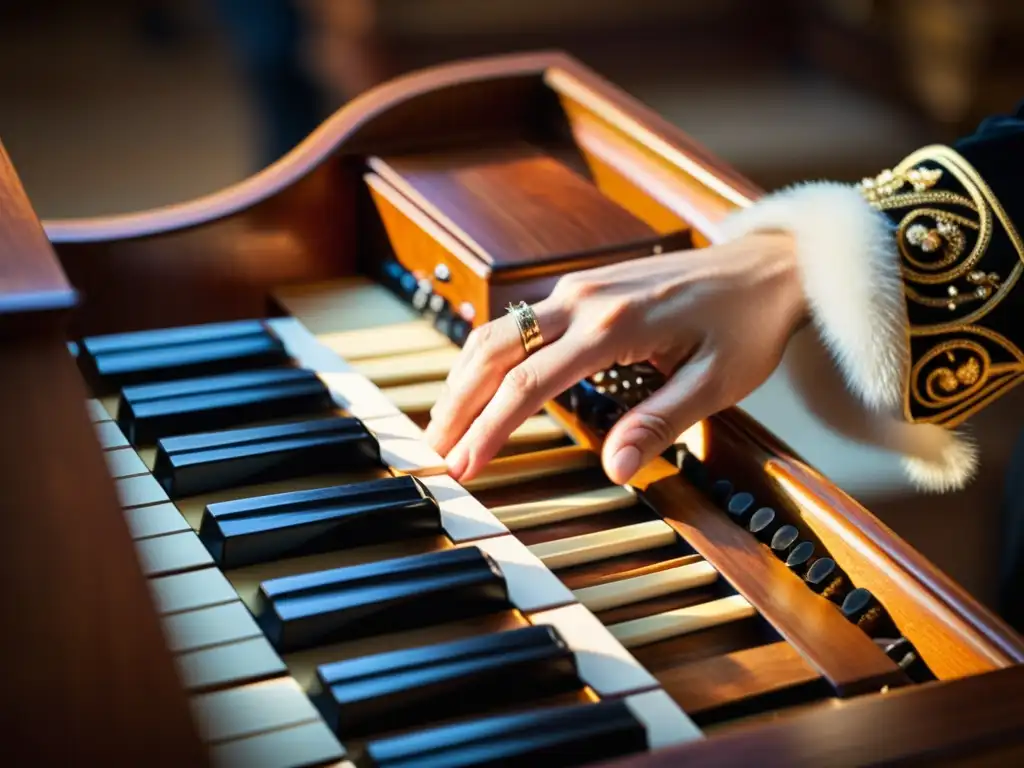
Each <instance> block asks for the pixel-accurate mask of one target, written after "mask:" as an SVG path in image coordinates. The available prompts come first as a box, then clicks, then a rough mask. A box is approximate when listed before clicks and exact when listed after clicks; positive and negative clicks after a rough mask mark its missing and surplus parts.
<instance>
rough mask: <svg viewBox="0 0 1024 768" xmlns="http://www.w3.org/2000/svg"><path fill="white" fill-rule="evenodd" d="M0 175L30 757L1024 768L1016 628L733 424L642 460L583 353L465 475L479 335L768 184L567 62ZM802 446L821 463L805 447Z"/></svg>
mask: <svg viewBox="0 0 1024 768" xmlns="http://www.w3.org/2000/svg"><path fill="white" fill-rule="evenodd" d="M4 162H5V164H4V166H3V169H2V171H3V179H2V181H3V188H2V190H0V218H2V222H0V224H2V227H0V255H2V269H0V333H2V336H0V361H2V362H0V370H2V380H0V388H2V389H3V391H4V397H3V398H2V399H0V426H2V429H0V440H2V441H3V461H2V463H0V480H2V482H0V499H2V502H3V503H2V509H3V511H4V515H5V517H6V520H5V529H4V536H3V537H2V538H0V548H2V549H3V553H2V558H0V573H2V574H3V575H4V577H5V578H4V588H3V590H2V591H0V605H2V607H3V615H4V616H5V627H6V631H5V632H4V633H3V640H2V641H0V649H2V650H3V656H2V658H3V665H4V672H5V674H4V678H5V696H4V703H3V707H2V709H3V712H4V722H5V725H6V726H9V727H5V728H4V734H5V735H4V748H5V751H6V753H7V754H11V755H15V756H17V757H18V758H19V759H22V760H27V761H28V763H27V764H40V765H42V764H47V765H49V764H56V763H62V762H70V760H72V759H74V760H75V761H76V762H79V763H84V762H89V763H97V764H104V765H141V764H145V765H164V764H166V765H175V766H181V765H200V764H203V763H204V762H207V763H209V764H213V765H221V766H245V768H261V767H262V766H266V767H267V768H271V767H274V768H286V767H288V766H291V767H297V766H320V765H325V766H326V765H331V766H351V765H357V766H379V767H381V768H384V767H385V766H399V765H401V766H455V765H458V766H478V765H480V766H483V765H488V766H491V765H526V764H530V765H551V766H568V765H597V764H603V765H604V764H607V765H622V766H626V765H629V766H637V767H639V766H669V765H672V766H678V765H701V766H705V765H715V764H733V763H737V762H744V761H745V762H749V761H750V760H752V759H754V760H756V761H757V762H758V763H759V764H778V765H787V766H796V765H807V766H823V765H828V766H836V765H865V764H876V763H886V764H889V763H898V762H901V761H914V760H923V761H925V762H927V763H928V764H937V763H941V762H954V763H957V764H963V763H965V762H969V761H971V760H973V759H976V758H977V759H988V760H992V761H994V762H992V763H991V764H1001V763H1000V762H999V761H1000V760H1012V758H1013V756H1014V755H1016V756H1017V757H1018V758H1019V757H1020V754H1021V752H1020V750H1021V745H1022V740H1024V704H1022V703H1021V702H1022V701H1024V698H1022V697H1021V696H1020V692H1021V690H1022V686H1024V671H1022V670H1021V668H1020V667H1019V666H1017V665H1018V663H1019V662H1020V661H1021V659H1022V658H1024V641H1022V639H1021V638H1020V637H1018V636H1017V635H1015V634H1014V633H1013V632H1012V631H1011V630H1010V629H1009V628H1008V627H1006V626H1004V625H1003V624H1002V623H1001V622H1000V621H999V620H998V619H997V618H995V617H994V616H992V615H991V614H990V613H989V612H987V611H986V610H985V609H984V608H983V607H982V606H980V605H979V604H977V603H976V602H975V601H974V600H973V599H971V598H970V597H969V596H968V595H967V594H966V593H965V592H964V591H963V590H962V589H960V588H959V587H958V586H957V585H956V584H954V583H952V582H951V581H950V580H949V579H948V578H947V577H945V576H944V575H943V574H942V573H940V572H939V571H938V570H937V569H936V568H935V567H933V566H932V565H931V564H930V563H928V562H927V561H926V560H925V559H924V558H923V557H921V556H920V555H919V554H918V553H917V552H915V551H914V550H913V549H912V548H911V547H910V546H908V545H907V543H905V542H903V541H901V540H900V539H899V538H898V537H896V536H895V535H894V534H893V533H892V532H891V531H889V530H888V529H887V528H886V527H885V526H884V525H882V524H881V523H880V522H879V521H878V520H877V519H875V518H874V517H873V516H872V515H871V514H870V513H869V512H868V511H866V510H865V509H863V508H862V507H860V506H858V505H857V504H856V503H855V502H853V501H852V500H851V499H850V498H848V497H847V496H845V495H844V494H843V493H842V492H841V491H839V490H838V489H837V488H835V487H834V486H833V485H832V484H830V483H829V482H828V480H827V479H825V478H823V477H821V476H820V475H818V474H816V473H815V472H814V471H813V470H811V469H810V468H809V467H808V465H807V464H805V463H804V462H803V461H802V460H801V459H800V458H799V457H796V456H794V455H793V453H792V452H791V451H790V450H788V449H787V448H786V447H785V446H783V445H781V444H780V442H779V441H777V440H776V439H774V438H773V437H772V436H771V435H770V434H768V433H767V432H766V431H765V430H764V429H763V428H761V427H760V426H759V425H757V424H756V423H754V422H753V421H752V420H751V419H749V418H748V417H746V416H744V415H743V414H741V413H739V412H737V411H735V410H730V411H727V412H725V413H722V414H719V415H718V416H715V417H714V418H712V419H709V420H708V421H707V422H705V423H703V424H700V425H698V426H697V427H695V428H694V429H693V430H691V431H690V432H688V433H687V434H686V435H685V436H683V437H682V438H681V439H680V443H679V445H678V446H676V448H675V449H674V450H673V451H671V452H669V453H667V454H666V455H665V456H664V457H662V458H660V459H658V460H657V461H655V462H654V463H653V464H652V465H651V466H649V467H647V468H646V469H645V470H644V471H643V472H641V474H640V475H639V476H638V477H637V478H635V480H634V482H633V483H632V484H631V485H630V486H629V487H617V486H614V485H612V484H611V483H610V482H609V481H608V480H607V478H606V477H605V476H604V475H603V473H602V472H601V470H600V463H599V461H598V452H599V445H600V440H601V436H602V434H604V432H605V431H606V430H607V428H608V426H609V425H610V424H611V423H612V422H614V420H615V419H616V418H617V417H618V416H619V415H620V414H621V413H622V412H623V410H624V409H625V408H628V407H629V406H630V404H631V403H634V402H636V401H637V399H638V398H642V397H644V396H645V395H646V394H647V393H649V392H650V391H651V389H652V388H654V387H656V386H658V384H659V381H658V378H657V375H656V373H655V372H654V371H653V370H651V369H649V368H647V367H645V366H634V367H630V368H616V369H612V370H609V371H604V372H601V373H599V374H596V375H595V376H592V377H590V378H589V379H587V380H585V381H582V382H580V383H579V384H578V385H576V386H574V387H573V388H572V389H571V390H569V391H568V392H566V393H564V394H563V395H562V396H560V397H559V398H557V399H556V401H554V402H551V403H549V404H548V406H546V407H545V409H544V410H543V412H541V413H538V414H536V415H534V416H532V417H531V418H530V419H529V420H527V422H526V423H524V424H523V426H522V427H520V428H519V429H517V430H516V432H515V433H514V434H513V435H512V436H511V438H510V440H509V442H508V444H507V445H506V446H505V447H504V448H503V450H502V451H501V454H500V455H499V456H498V458H496V459H495V460H494V461H493V462H492V463H491V464H490V465H489V466H488V467H487V468H486V469H485V471H484V472H483V473H482V475H481V476H480V477H478V478H476V479H474V480H473V481H471V482H469V483H467V484H466V485H465V487H463V486H461V485H459V484H458V483H456V482H455V481H453V480H452V478H450V477H448V476H447V475H446V474H445V467H444V462H443V461H442V460H441V458H440V457H439V456H437V455H436V454H435V453H433V451H432V450H430V448H429V447H428V446H427V445H426V444H425V442H424V441H423V439H422V431H421V430H422V428H423V426H424V425H425V423H426V421H427V420H428V418H429V416H428V414H429V410H430V408H431V406H432V405H433V403H434V401H435V399H436V397H437V395H438V392H439V387H440V385H441V382H442V381H443V380H444V378H445V376H446V375H447V372H448V370H449V368H450V366H451V365H452V362H453V360H454V357H455V355H456V353H457V350H458V346H459V345H460V344H461V343H463V342H464V341H465V339H466V337H467V335H468V333H469V332H470V331H471V330H472V328H474V327H475V326H478V325H480V324H481V323H483V322H486V321H487V320H488V319H490V318H494V317H497V316H499V315H500V314H501V313H502V312H503V311H504V307H505V306H506V305H507V304H508V303H509V302H516V301H520V300H525V301H536V300H538V299H539V298H541V297H543V296H544V295H546V293H547V292H548V291H550V290H551V287H552V285H553V284H554V282H555V281H556V280H557V279H558V277H559V276H560V275H562V274H565V273H567V272H570V271H573V270H576V269H580V268H585V267H590V266H595V265H601V264H609V263H614V262H616V261H621V260H625V259H634V258H642V257H645V256H648V255H651V254H656V253H660V252H664V251H667V250H671V249H682V248H699V247H704V246H706V245H708V244H710V243H713V242H715V240H716V237H717V225H718V222H720V220H721V219H722V217H723V216H724V215H725V214H727V213H728V212H729V211H732V210H735V209H736V208H737V207H740V206H744V205H747V204H748V203H749V202H750V201H752V200H754V199H756V197H757V196H758V194H759V192H758V190H757V189H755V188H754V187H753V186H752V185H751V184H749V183H748V182H746V181H745V180H744V179H743V178H742V177H740V176H739V175H738V174H736V173H735V172H733V171H731V170H730V169H728V168H727V167H725V166H724V165H723V164H722V163H721V162H719V161H717V160H716V159H714V158H713V157H712V156H711V155H709V154H708V153H707V152H706V151H704V150H702V149H701V148H700V147H698V146H697V145H696V144H694V142H692V141H691V140H689V139H688V138H687V137H686V136H685V135H683V134H682V133H681V132H680V131H678V130H677V129H675V128H673V127H672V126H670V125H669V124H668V123H666V122H665V121H663V120H662V119H660V118H659V117H658V116H656V115H654V114H652V113H651V112H650V111H649V110H648V109H646V108H644V107H643V106H641V105H640V104H638V103H637V102H635V101H634V100H632V99H631V98H630V97H628V96H627V95H625V94H623V93H622V92H620V91H618V90H617V89H615V88H614V87H613V86H611V85H609V84H608V83H606V82H604V81H603V80H601V79H600V78H599V77H597V76H596V75H594V74H593V73H591V72H590V71H588V70H587V69H586V68H584V67H582V66H581V65H580V64H578V63H577V62H575V61H573V60H571V59H569V58H567V57H565V56H562V55H560V54H536V55H518V56H509V57H499V58H493V59H487V60H480V61H473V62H466V63H458V64H454V65H450V66H445V67H441V68H437V69H432V70H428V71H424V72H420V73H417V74H414V75H411V76H408V77H404V78H401V79H399V80H395V81H393V82H390V83H387V84H385V85H383V86H382V87H380V88H377V89H375V90H373V91H371V92H369V93H367V94H365V95H364V96H361V97H360V98H358V99H357V100H355V101H353V102H352V103H351V104H349V105H348V106H346V107H345V108H343V109H342V110H341V111H339V112H338V113H337V114H335V115H334V116H333V117H332V118H331V119H329V120H328V121H327V122H326V123H325V124H324V125H323V126H322V127H321V128H320V129H319V130H317V131H316V132H315V133H314V134H313V135H311V136H310V137H309V138H308V139H307V140H306V141H305V142H304V143H302V144H301V145H300V146H299V147H297V148H296V149H295V150H294V151H293V152H292V153H291V154H289V155H288V156H287V157H285V158H284V159H283V160H281V161H280V162H278V163H277V164H275V165H274V166H272V167H270V168H268V169H266V170H264V171H263V172H261V173H260V174H258V175H256V176H254V177H252V178H250V179H247V180H245V181H244V182H242V183H240V184H238V185H236V186H233V187H231V188H229V189H226V190H223V191H221V192H218V193H216V194H213V195H210V196H208V197H204V198H201V199H198V200H194V201H191V202H186V203H183V204H181V205H176V206H171V207H167V208H163V209H159V210H153V211H146V212H142V213H132V214H127V215H124V216H116V217H111V218H102V219H90V220H76V221H44V222H41V223H40V222H39V221H38V220H37V218H36V217H35V215H34V214H33V212H32V209H31V206H30V203H29V201H28V200H27V199H26V197H25V195H24V191H23V190H22V188H21V186H20V185H19V183H18V181H17V177H16V175H15V173H14V171H13V169H12V168H11V167H10V165H9V163H7V162H6V160H5V161H4ZM810 458H811V459H812V460H813V457H810Z"/></svg>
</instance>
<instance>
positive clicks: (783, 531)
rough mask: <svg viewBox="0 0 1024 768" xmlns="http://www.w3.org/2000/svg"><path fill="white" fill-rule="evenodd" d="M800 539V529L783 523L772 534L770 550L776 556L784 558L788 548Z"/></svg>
mask: <svg viewBox="0 0 1024 768" xmlns="http://www.w3.org/2000/svg"><path fill="white" fill-rule="evenodd" d="M799 539H800V531H798V530H797V529H796V527H795V526H792V525H784V526H782V527H781V528H779V530H777V531H776V532H775V535H774V536H772V543H771V548H772V552H773V553H774V554H775V556H776V557H778V558H780V559H783V560H784V559H785V558H786V556H787V555H789V550H791V549H792V548H793V545H794V544H796V543H797V541H798V540H799Z"/></svg>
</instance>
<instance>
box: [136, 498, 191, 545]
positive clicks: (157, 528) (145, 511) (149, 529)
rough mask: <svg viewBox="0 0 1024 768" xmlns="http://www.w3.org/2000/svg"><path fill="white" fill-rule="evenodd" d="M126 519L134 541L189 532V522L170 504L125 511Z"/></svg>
mask: <svg viewBox="0 0 1024 768" xmlns="http://www.w3.org/2000/svg"><path fill="white" fill-rule="evenodd" d="M124 517H125V520H127V521H128V530H129V531H130V532H131V534H132V538H133V539H148V538H151V537H153V536H163V535H165V534H168V533H183V532H185V531H188V530H189V524H188V521H187V520H186V519H185V518H184V517H182V516H181V513H180V512H179V511H178V509H177V507H175V506H174V505H173V504H170V503H167V504H154V505H153V506H150V507H136V508H135V509H128V510H125V513H124Z"/></svg>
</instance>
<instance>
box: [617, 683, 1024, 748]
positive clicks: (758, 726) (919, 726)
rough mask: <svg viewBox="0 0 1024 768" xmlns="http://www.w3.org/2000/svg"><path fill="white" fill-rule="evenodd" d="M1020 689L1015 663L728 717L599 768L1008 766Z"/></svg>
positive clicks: (1021, 740) (1016, 742)
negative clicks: (773, 715) (756, 719)
mask: <svg viewBox="0 0 1024 768" xmlns="http://www.w3.org/2000/svg"><path fill="white" fill-rule="evenodd" d="M1021 690H1024V667H1022V666H1017V667H1012V668H1009V669H1004V670H1000V671H997V672H988V673H985V674H983V675H976V676H974V677H971V678H968V679H966V680H959V681H955V682H941V683H933V684H930V685H927V686H920V687H912V688H903V689H900V690H898V691H892V692H891V693H888V694H885V695H883V696H872V697H869V698H863V699H853V700H850V701H841V702H840V701H832V702H828V703H826V704H822V705H816V706H811V707H809V708H807V709H805V710H803V711H799V712H795V713H793V714H791V715H790V716H789V717H786V718H784V719H782V720H779V721H778V722H775V723H752V724H750V725H748V726H743V725H741V726H736V727H735V729H734V730H733V731H732V732H723V733H719V734H717V735H716V736H714V737H713V738H710V739H706V740H704V741H698V742H694V743H692V744H687V745H685V746H681V747H675V748H670V749H666V750H665V751H663V752H661V753H656V754H654V755H650V756H642V757H635V758H630V759H627V760H619V761H615V762H614V763H608V764H607V765H606V766H602V768H608V767H609V766H611V765H614V766H616V768H670V766H671V767H673V768H674V766H679V765H687V766H689V765H695V766H698V765H699V766H701V768H704V767H705V766H712V767H714V766H735V765H746V764H750V762H751V760H756V763H755V764H756V765H758V766H765V768H776V766H777V768H820V766H825V765H827V766H829V768H833V766H834V767H835V768H847V766H881V765H929V766H939V765H1015V764H1017V763H1016V761H1015V760H1014V758H1015V757H1019V756H1020V754H1021V748H1022V745H1024V727H1022V724H1024V701H1022V699H1021V696H1020V692H1021ZM755 756H756V757H755Z"/></svg>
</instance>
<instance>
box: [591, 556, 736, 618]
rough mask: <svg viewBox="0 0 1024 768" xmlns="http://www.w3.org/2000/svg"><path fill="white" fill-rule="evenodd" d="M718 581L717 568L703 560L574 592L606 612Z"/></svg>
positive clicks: (597, 608)
mask: <svg viewBox="0 0 1024 768" xmlns="http://www.w3.org/2000/svg"><path fill="white" fill-rule="evenodd" d="M717 580H718V571H716V570H715V568H714V566H712V565H711V563H709V562H707V561H706V560H703V561H701V562H699V563H690V564H688V565H680V566H677V567H675V568H666V569H665V570H664V571H657V572H655V573H645V574H644V575H643V576H634V577H632V578H629V579H622V580H621V581H612V582H609V583H607V584H596V585H594V586H593V587H583V588H582V589H577V590H576V591H575V592H573V595H574V596H575V598H576V599H577V600H578V601H579V602H581V603H582V604H583V605H585V606H587V608H589V609H590V610H592V611H607V610H609V609H611V608H619V607H621V606H623V605H632V604H634V603H639V602H643V601H644V600H653V599H654V598H656V597H663V596H665V595H671V594H673V593H675V592H685V591H686V590H688V589H696V588H697V587H703V586H706V585H708V584H713V583H714V582H715V581H717Z"/></svg>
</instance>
